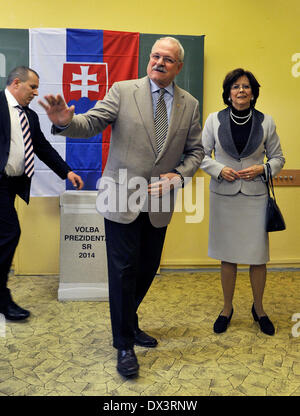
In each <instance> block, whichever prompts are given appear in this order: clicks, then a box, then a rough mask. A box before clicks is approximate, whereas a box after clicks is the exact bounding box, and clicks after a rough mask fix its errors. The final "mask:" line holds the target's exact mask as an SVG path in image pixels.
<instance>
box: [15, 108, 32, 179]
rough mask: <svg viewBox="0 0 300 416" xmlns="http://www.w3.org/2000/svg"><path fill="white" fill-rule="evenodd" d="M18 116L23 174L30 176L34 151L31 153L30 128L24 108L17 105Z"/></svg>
mask: <svg viewBox="0 0 300 416" xmlns="http://www.w3.org/2000/svg"><path fill="white" fill-rule="evenodd" d="M16 108H17V110H18V112H19V116H20V124H21V129H22V133H23V139H24V151H25V175H26V176H28V178H31V177H32V175H33V173H34V153H33V145H32V140H31V134H30V128H29V123H28V121H27V118H26V116H25V111H24V109H23V108H22V107H21V106H19V105H17V106H16Z"/></svg>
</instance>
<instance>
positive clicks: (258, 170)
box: [238, 165, 264, 181]
mask: <svg viewBox="0 0 300 416" xmlns="http://www.w3.org/2000/svg"><path fill="white" fill-rule="evenodd" d="M263 173H264V165H252V166H249V167H248V168H246V169H243V170H239V171H238V174H239V175H240V178H241V179H244V180H246V181H252V180H253V179H254V178H256V176H258V175H262V174H263Z"/></svg>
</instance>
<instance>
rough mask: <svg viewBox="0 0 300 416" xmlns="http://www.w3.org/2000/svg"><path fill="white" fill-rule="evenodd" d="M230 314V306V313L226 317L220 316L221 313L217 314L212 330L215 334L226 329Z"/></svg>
mask: <svg viewBox="0 0 300 416" xmlns="http://www.w3.org/2000/svg"><path fill="white" fill-rule="evenodd" d="M222 312H223V311H222ZM222 312H221V313H222ZM232 314H233V308H232V310H231V314H230V315H229V316H228V318H227V316H222V315H221V314H220V315H219V316H218V318H217V320H216V322H215V323H214V332H215V333H216V334H221V333H222V332H225V331H226V329H227V327H228V325H229V323H230V320H231V317H232Z"/></svg>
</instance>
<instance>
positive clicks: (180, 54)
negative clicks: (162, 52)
mask: <svg viewBox="0 0 300 416" xmlns="http://www.w3.org/2000/svg"><path fill="white" fill-rule="evenodd" d="M161 40H168V41H169V42H172V43H174V44H176V45H177V47H178V60H179V61H180V62H183V60H184V49H183V46H182V45H181V43H180V42H179V40H178V39H176V38H173V37H172V36H165V37H163V38H159V39H157V41H155V43H154V45H153V46H152V49H153V48H154V46H155V45H156V44H157V42H160V41H161Z"/></svg>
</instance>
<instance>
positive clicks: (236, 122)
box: [230, 110, 252, 126]
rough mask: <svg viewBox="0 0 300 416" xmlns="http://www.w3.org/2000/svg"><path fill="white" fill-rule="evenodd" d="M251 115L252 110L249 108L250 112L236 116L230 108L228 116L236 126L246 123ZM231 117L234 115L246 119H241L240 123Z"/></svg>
mask: <svg viewBox="0 0 300 416" xmlns="http://www.w3.org/2000/svg"><path fill="white" fill-rule="evenodd" d="M251 116H252V110H250V113H249V114H247V115H246V116H243V117H240V116H236V115H235V114H233V113H232V110H230V118H231V120H232V121H233V122H234V123H235V124H237V125H238V126H242V125H243V124H246V123H247V122H248V121H249V120H250V118H251ZM233 117H236V118H239V119H244V118H246V120H245V121H242V122H241V123H240V122H238V121H236V120H235V119H234V118H233Z"/></svg>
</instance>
